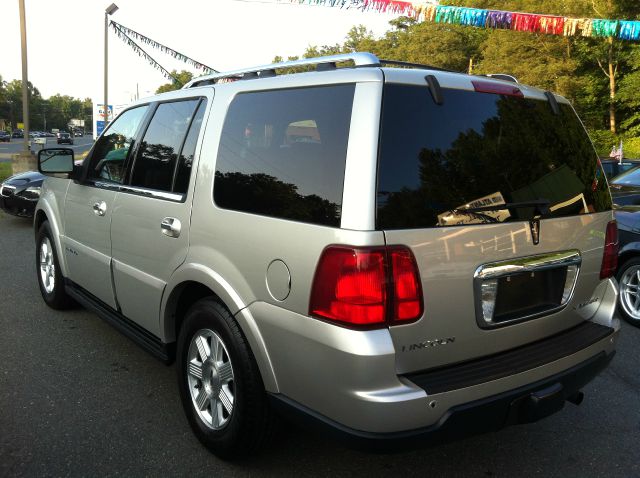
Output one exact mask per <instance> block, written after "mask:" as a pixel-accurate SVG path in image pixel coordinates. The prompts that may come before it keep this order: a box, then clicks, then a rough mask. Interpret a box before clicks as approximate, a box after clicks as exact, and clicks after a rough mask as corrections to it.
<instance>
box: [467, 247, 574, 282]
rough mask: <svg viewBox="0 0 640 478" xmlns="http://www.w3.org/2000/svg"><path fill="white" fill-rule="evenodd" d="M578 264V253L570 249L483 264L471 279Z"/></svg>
mask: <svg viewBox="0 0 640 478" xmlns="http://www.w3.org/2000/svg"><path fill="white" fill-rule="evenodd" d="M580 264H582V256H581V255H580V251H578V250H576V249H572V250H569V251H563V252H554V253H551V254H540V255H536V256H529V257H521V258H518V259H510V260H506V261H500V262H492V263H489V264H483V265H481V266H480V267H478V268H477V269H476V271H475V273H474V274H473V278H474V279H480V280H486V279H498V278H500V277H504V276H508V275H511V274H517V273H519V272H535V271H541V270H545V269H554V268H556V267H563V266H565V267H566V266H570V265H577V266H579V265H580Z"/></svg>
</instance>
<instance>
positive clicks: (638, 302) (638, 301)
mask: <svg viewBox="0 0 640 478" xmlns="http://www.w3.org/2000/svg"><path fill="white" fill-rule="evenodd" d="M638 306H640V294H636V296H635V300H634V301H633V308H634V309H636V310H637V309H638Z"/></svg>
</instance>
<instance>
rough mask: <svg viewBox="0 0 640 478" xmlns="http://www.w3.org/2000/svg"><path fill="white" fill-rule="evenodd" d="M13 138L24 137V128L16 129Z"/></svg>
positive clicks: (12, 134)
mask: <svg viewBox="0 0 640 478" xmlns="http://www.w3.org/2000/svg"><path fill="white" fill-rule="evenodd" d="M11 137H12V138H24V132H23V131H22V130H18V129H14V130H13V132H12V133H11Z"/></svg>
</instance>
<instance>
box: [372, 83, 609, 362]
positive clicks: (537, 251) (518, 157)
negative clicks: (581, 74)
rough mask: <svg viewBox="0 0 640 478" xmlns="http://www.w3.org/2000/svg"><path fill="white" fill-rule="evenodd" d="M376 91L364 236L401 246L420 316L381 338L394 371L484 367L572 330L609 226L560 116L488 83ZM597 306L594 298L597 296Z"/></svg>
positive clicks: (590, 289)
mask: <svg viewBox="0 0 640 478" xmlns="http://www.w3.org/2000/svg"><path fill="white" fill-rule="evenodd" d="M442 84H443V86H444V87H443V88H442V91H441V94H442V101H440V102H438V103H436V101H435V100H434V98H436V97H437V95H432V94H431V93H430V90H429V88H428V87H427V85H426V82H424V84H387V85H385V90H384V95H383V120H382V130H381V134H382V139H381V149H380V160H379V161H380V163H379V171H378V201H377V219H376V221H377V228H378V229H381V230H384V232H385V239H386V242H387V244H389V245H393V244H406V245H408V246H409V247H410V248H411V250H412V251H413V253H414V255H415V257H416V260H417V262H418V266H419V269H420V274H421V281H422V290H423V294H424V306H425V313H424V316H423V317H422V318H421V319H420V320H419V321H417V322H415V323H413V324H407V325H402V326H396V327H391V333H392V336H393V340H394V343H395V346H396V350H397V351H398V362H397V366H398V369H399V370H398V371H399V372H400V373H403V372H410V371H415V370H421V369H426V368H431V367H438V366H442V365H445V364H451V363H455V362H461V361H465V360H469V359H473V358H476V357H481V356H486V355H490V354H493V353H497V352H500V351H504V350H507V349H511V348H515V347H518V346H520V345H523V344H526V343H529V342H533V341H536V340H540V339H542V338H544V337H547V336H550V335H553V334H555V333H558V332H560V331H562V330H565V329H568V328H570V327H572V326H575V325H577V324H579V323H580V322H582V321H584V320H585V318H589V317H588V316H587V311H588V310H590V309H589V308H588V307H587V308H584V307H581V305H580V304H585V303H590V301H592V300H593V294H594V291H595V289H596V287H597V285H598V284H599V282H600V279H599V272H600V267H601V263H602V254H603V247H604V235H605V230H606V227H607V223H608V222H609V221H611V219H612V213H611V198H610V195H609V192H608V188H607V182H606V180H605V177H604V173H603V172H602V169H601V167H600V166H599V162H598V158H597V156H596V153H595V151H594V150H593V147H592V145H591V143H590V141H589V139H588V137H587V135H586V132H585V131H584V128H583V126H582V124H581V123H580V121H579V120H578V118H577V117H576V115H575V113H574V112H573V109H572V108H571V106H570V105H568V104H566V103H564V102H563V101H562V100H561V99H560V100H559V102H560V104H559V106H558V109H557V110H556V109H555V108H554V106H553V105H551V104H550V103H549V101H548V100H547V98H546V97H545V96H544V95H543V94H542V93H541V92H536V91H532V90H528V89H526V88H524V87H518V86H516V85H513V84H506V83H503V82H496V81H493V80H486V81H485V80H482V81H478V82H477V83H476V84H475V85H474V84H473V83H472V82H471V80H468V84H461V82H460V80H457V84H456V85H455V86H456V87H455V88H447V77H446V76H445V77H444V79H443V81H442ZM596 302H597V298H596Z"/></svg>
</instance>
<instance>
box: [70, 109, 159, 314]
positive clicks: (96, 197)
mask: <svg viewBox="0 0 640 478" xmlns="http://www.w3.org/2000/svg"><path fill="white" fill-rule="evenodd" d="M146 111H147V106H140V107H137V108H133V109H131V110H128V111H125V112H123V113H122V114H121V115H120V116H118V118H117V119H116V120H115V121H114V122H113V123H111V125H110V126H109V128H108V129H107V131H105V133H104V134H103V135H102V136H101V137H100V138H99V139H98V141H97V142H96V144H95V146H94V148H93V149H92V151H91V154H90V156H89V157H87V159H86V161H88V163H89V164H88V165H87V166H86V168H87V170H88V172H87V174H86V179H85V180H84V181H82V182H81V183H78V182H72V183H71V184H70V185H69V189H68V191H67V197H66V200H65V217H64V221H65V236H64V238H63V244H64V254H65V255H66V259H67V266H68V268H69V279H71V280H72V281H73V282H75V283H76V284H77V285H79V286H80V287H82V288H83V289H85V290H86V291H87V292H89V293H91V294H92V295H93V296H95V297H97V298H98V299H100V300H101V301H102V302H104V303H105V304H107V305H109V306H110V307H112V308H114V309H116V308H117V302H116V299H115V294H114V290H113V281H112V278H111V220H112V213H113V206H114V201H115V198H116V194H117V192H118V190H119V188H120V185H121V184H122V182H123V179H124V171H125V162H126V160H127V157H128V156H129V151H130V150H131V149H132V146H133V144H134V142H135V137H136V131H137V130H138V127H139V126H140V123H141V121H142V119H143V118H144V115H145V113H146Z"/></svg>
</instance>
